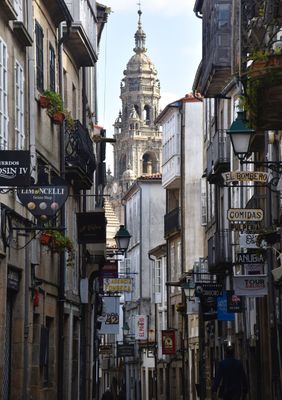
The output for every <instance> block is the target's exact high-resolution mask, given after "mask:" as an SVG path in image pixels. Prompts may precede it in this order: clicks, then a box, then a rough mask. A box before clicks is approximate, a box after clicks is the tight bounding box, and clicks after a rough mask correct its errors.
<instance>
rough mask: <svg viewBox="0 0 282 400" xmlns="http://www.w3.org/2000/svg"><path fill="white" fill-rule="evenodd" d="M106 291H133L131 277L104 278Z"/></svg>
mask: <svg viewBox="0 0 282 400" xmlns="http://www.w3.org/2000/svg"><path fill="white" fill-rule="evenodd" d="M104 292H132V279H131V278H106V279H104Z"/></svg>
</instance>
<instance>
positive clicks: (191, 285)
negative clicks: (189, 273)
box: [181, 279, 195, 300]
mask: <svg viewBox="0 0 282 400" xmlns="http://www.w3.org/2000/svg"><path fill="white" fill-rule="evenodd" d="M181 287H182V289H183V290H184V293H185V296H186V297H187V299H188V300H192V299H193V298H194V297H195V282H194V281H192V280H190V279H189V280H188V281H187V282H184V283H183V284H182V285H181Z"/></svg>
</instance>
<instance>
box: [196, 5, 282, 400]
mask: <svg viewBox="0 0 282 400" xmlns="http://www.w3.org/2000/svg"><path fill="white" fill-rule="evenodd" d="M194 11H195V12H196V15H197V16H198V17H199V16H200V17H201V18H202V20H203V47H202V48H203V54H202V62H201V65H200V66H199V69H198V71H197V74H196V76H195V81H194V86H193V89H194V90H195V91H200V92H201V93H202V95H203V96H204V98H205V99H204V105H203V110H204V114H203V116H204V121H203V137H204V142H203V152H204V174H203V179H204V182H205V188H206V189H205V199H206V231H205V235H206V237H205V243H206V245H205V255H204V256H205V258H207V262H208V270H209V274H210V276H211V277H213V279H215V280H216V281H217V282H222V281H223V285H224V290H225V291H226V292H227V293H228V292H229V291H230V290H235V294H236V293H238V292H237V286H236V279H238V278H237V277H238V276H239V277H240V276H244V275H248V274H250V273H251V272H250V271H251V270H252V269H255V270H256V273H257V274H258V275H257V276H256V277H257V278H258V279H259V278H261V275H264V274H265V275H267V279H268V290H267V294H265V295H262V296H254V295H252V294H251V293H249V294H246V293H245V294H243V295H242V298H241V299H242V302H243V304H244V309H243V311H242V312H240V311H239V312H235V313H234V314H233V316H232V317H230V316H229V317H227V318H226V321H224V320H222V319H221V318H219V317H215V318H213V319H210V320H209V321H206V320H204V322H203V326H204V329H203V331H204V332H205V333H204V335H205V344H204V348H203V349H201V352H203V353H204V354H205V355H206V356H208V361H207V363H208V365H209V366H210V367H209V369H206V370H205V371H201V370H200V374H201V375H202V383H203V386H205V396H211V393H210V385H209V382H210V381H212V379H213V377H214V374H215V371H216V367H217V363H218V361H219V360H220V359H221V358H222V357H223V350H224V346H225V344H226V343H227V342H233V343H234V344H235V347H236V355H237V357H239V358H241V359H242V361H243V363H244V366H245V369H246V370H247V371H248V379H249V386H250V393H249V398H250V399H260V398H261V399H262V398H272V399H278V398H279V397H281V379H280V378H279V377H281V368H280V367H279V365H281V357H280V355H279V352H278V351H277V349H279V348H280V344H281V337H280V336H281V335H280V334H278V335H276V334H275V333H274V331H276V332H280V330H281V329H280V326H281V319H280V317H279V315H278V314H279V312H278V314H277V312H275V311H274V308H273V307H274V303H275V304H278V303H279V301H280V300H279V299H280V297H281V290H280V284H279V283H278V282H277V280H276V281H275V280H273V276H274V275H275V273H273V272H272V271H275V270H276V269H277V268H279V266H280V261H279V259H277V255H278V254H280V250H281V243H280V240H278V241H277V242H276V243H275V244H272V245H270V246H269V247H268V249H267V250H265V253H264V251H262V250H261V248H260V247H259V246H258V245H257V243H256V241H254V243H250V241H248V240H245V238H246V237H249V236H250V235H251V236H252V235H255V234H259V233H260V232H261V231H265V230H267V229H269V227H270V226H273V227H274V228H275V230H278V231H279V230H280V222H279V215H280V212H281V210H280V207H281V202H280V200H279V198H278V197H279V196H278V193H277V191H275V189H274V191H273V190H270V189H269V188H268V186H267V185H265V184H258V183H256V182H254V181H240V182H239V181H233V182H226V180H225V179H224V176H223V174H224V173H225V172H227V171H235V172H236V171H242V172H244V171H245V172H246V171H264V172H267V171H268V172H270V170H269V169H268V168H267V166H268V164H267V162H268V161H275V162H276V163H278V164H276V165H279V163H280V161H281V143H280V138H278V137H276V136H275V134H274V136H272V133H271V132H270V130H274V132H277V131H278V130H279V129H280V128H281V126H280V124H281V115H279V111H278V110H279V107H281V99H280V94H279V93H280V92H281V80H280V74H281V66H280V57H281V56H278V59H276V56H277V52H278V53H279V52H280V50H278V51H277V49H279V48H281V34H280V32H281V17H280V14H281V1H272V0H266V1H264V0H262V1H258V2H252V1H248V0H246V1H243V2H234V1H225V0H224V1H221V0H218V1H217V0H215V1H205V0H199V1H198V0H197V1H196V2H195V7H194ZM231 21H232V23H231ZM208 32H213V35H212V38H213V39H212V40H210V38H209V37H208V36H207V35H208ZM270 32H271V34H270ZM215 43H217V49H216V48H215ZM223 48H226V52H225V53H224V57H223V58H221V57H220V52H221V50H222V49H223ZM262 54H264V57H261V55H262ZM238 110H239V111H240V110H244V111H245V113H246V114H245V117H246V120H245V123H246V127H248V128H249V129H250V128H253V129H254V130H255V132H254V136H253V140H252V144H251V146H250V149H249V150H248V152H247V153H248V154H246V156H245V158H244V159H243V160H242V162H239V160H238V158H237V157H235V156H234V153H233V149H232V146H231V143H230V141H229V136H230V135H229V129H230V126H232V125H231V123H232V121H234V120H236V117H237V111H238ZM231 133H232V129H231ZM258 161H261V162H262V163H261V164H259V163H257V162H258ZM277 171H279V170H276V172H275V171H273V172H271V178H270V179H274V180H276V179H278V178H279V177H280V173H279V172H277ZM231 208H235V209H236V208H239V209H251V210H252V209H256V208H259V209H261V210H263V211H262V212H263V219H262V221H260V222H259V223H255V222H246V221H242V220H240V219H238V221H236V222H235V223H234V221H230V220H228V215H229V214H228V210H229V209H231ZM254 252H256V254H259V253H261V254H264V255H266V257H267V258H266V260H267V262H262V263H261V264H260V266H259V268H257V266H255V265H253V266H252V267H250V265H246V264H244V263H240V254H244V255H248V256H250V255H252V254H254ZM223 277H224V278H223ZM252 278H254V276H252ZM274 315H276V316H274ZM272 316H274V317H273V318H272ZM211 332H212V335H211ZM200 357H201V354H200ZM262 366H264V367H262ZM257 371H261V373H262V377H260V381H261V380H263V382H264V384H263V385H261V384H260V381H259V380H258V377H257ZM199 379H200V381H201V377H199ZM200 398H201V399H202V398H204V392H202V393H201V395H200Z"/></svg>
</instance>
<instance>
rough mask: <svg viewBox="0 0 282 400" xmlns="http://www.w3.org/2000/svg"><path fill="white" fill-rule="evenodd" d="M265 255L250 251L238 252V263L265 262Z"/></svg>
mask: <svg viewBox="0 0 282 400" xmlns="http://www.w3.org/2000/svg"><path fill="white" fill-rule="evenodd" d="M264 261H265V257H264V255H263V254H259V253H254V252H249V253H238V254H237V263H238V264H260V263H262V264H263V263H264Z"/></svg>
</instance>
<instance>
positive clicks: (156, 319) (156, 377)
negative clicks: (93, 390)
mask: <svg viewBox="0 0 282 400" xmlns="http://www.w3.org/2000/svg"><path fill="white" fill-rule="evenodd" d="M148 257H149V260H151V261H153V262H155V259H154V258H152V256H151V254H148ZM157 312H158V307H157V303H156V299H155V348H154V360H155V377H154V379H155V389H156V397H155V400H158V331H157V328H158V317H157Z"/></svg>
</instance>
